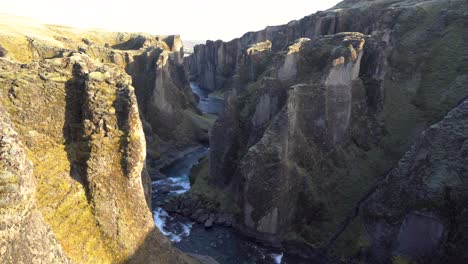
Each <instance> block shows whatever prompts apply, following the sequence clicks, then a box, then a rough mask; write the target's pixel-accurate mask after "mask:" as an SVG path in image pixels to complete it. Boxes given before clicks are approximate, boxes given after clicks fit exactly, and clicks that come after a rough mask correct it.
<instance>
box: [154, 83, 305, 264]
mask: <svg viewBox="0 0 468 264" xmlns="http://www.w3.org/2000/svg"><path fill="white" fill-rule="evenodd" d="M191 86H192V91H193V93H195V94H196V95H197V96H198V97H199V98H200V100H199V104H198V106H199V108H200V109H201V110H202V112H203V113H208V114H215V115H217V114H218V113H219V111H220V110H221V109H222V107H223V101H222V100H220V99H218V98H215V97H210V96H209V95H208V94H209V93H208V92H207V91H205V90H203V89H201V88H200V87H199V86H197V85H195V84H192V85H191ZM208 151H209V149H208V148H207V147H205V146H199V147H197V148H194V149H193V150H192V151H191V152H189V153H188V154H186V155H185V156H183V157H182V158H180V159H177V160H176V161H174V162H173V163H172V164H170V165H168V166H166V167H164V168H162V169H161V170H160V171H161V173H162V174H164V175H165V176H166V177H167V178H164V179H161V180H157V181H153V183H152V189H153V197H152V202H153V212H154V221H155V223H156V225H157V227H158V228H159V229H160V230H161V232H162V233H163V234H164V235H165V236H166V237H168V238H169V239H170V240H171V241H172V242H173V244H174V245H175V246H176V247H177V248H179V249H181V250H182V251H184V252H187V253H194V254H199V255H206V256H210V257H212V258H214V259H215V260H216V261H218V262H219V263H220V264H256V263H259V264H279V263H282V264H287V263H290V264H292V263H299V262H297V261H295V260H294V259H293V258H291V257H290V256H286V255H284V257H283V253H282V252H280V251H279V250H277V249H272V248H268V247H265V246H263V245H261V244H259V243H257V242H255V241H254V240H252V239H250V238H247V237H245V236H243V235H241V234H239V233H238V232H236V231H235V230H234V229H232V228H228V227H220V226H214V227H212V228H210V229H205V227H204V226H203V225H200V224H197V223H195V222H193V221H191V220H190V219H188V218H186V217H182V216H179V215H170V214H169V213H168V212H166V211H165V210H164V209H163V208H162V207H161V205H162V203H163V201H164V200H165V199H167V198H169V197H171V196H175V195H180V194H182V193H185V192H187V191H188V190H189V189H190V181H189V173H190V169H191V168H192V167H193V166H194V165H196V164H198V162H199V160H200V159H201V158H203V157H205V156H207V155H208Z"/></svg>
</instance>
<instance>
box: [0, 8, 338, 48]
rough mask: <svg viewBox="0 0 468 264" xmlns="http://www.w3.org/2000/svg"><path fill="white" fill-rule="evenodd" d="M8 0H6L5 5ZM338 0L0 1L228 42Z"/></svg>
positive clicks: (68, 19)
mask: <svg viewBox="0 0 468 264" xmlns="http://www.w3.org/2000/svg"><path fill="white" fill-rule="evenodd" d="M2 2H3V3H2ZM338 2H340V1H338V0H325V1H310V0H289V1H288V2H287V4H286V5H285V4H284V2H283V3H282V1H274V2H273V1H267V0H258V1H248V0H238V1H224V2H221V1H219V0H218V1H216V0H198V1H196V0H180V1H178V2H176V3H175V2H171V1H149V0H133V1H128V0H115V1H109V0H102V1H98V2H97V1H92V0H83V1H80V2H76V1H70V0H63V1H57V0H43V1H37V0H36V1H34V0H15V1H7V2H6V3H5V1H4V0H0V4H1V6H2V10H1V12H2V13H7V14H11V15H16V16H23V17H28V18H32V19H35V20H37V21H38V22H40V23H44V24H57V25H64V26H71V27H75V28H79V29H102V30H106V31H119V32H146V33H150V34H159V35H173V34H174V35H175V34H177V35H181V36H182V39H183V40H191V41H205V40H208V39H210V40H217V39H221V40H224V41H229V40H231V39H234V38H238V37H241V36H242V35H243V34H244V33H246V32H249V31H258V30H262V29H264V28H265V27H266V26H275V25H281V24H286V23H288V22H290V21H292V20H298V19H301V18H303V17H304V16H307V15H310V14H313V13H315V12H317V11H320V10H326V9H329V8H331V7H333V6H334V5H336V4H337V3H338Z"/></svg>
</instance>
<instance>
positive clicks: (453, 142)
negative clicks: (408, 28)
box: [363, 100, 468, 263]
mask: <svg viewBox="0 0 468 264" xmlns="http://www.w3.org/2000/svg"><path fill="white" fill-rule="evenodd" d="M467 143H468V100H465V101H464V102H462V103H461V104H460V105H459V106H458V107H457V108H455V109H454V110H452V111H450V112H449V113H448V115H447V116H446V117H445V118H444V119H443V120H442V121H440V122H438V123H436V124H434V125H432V126H430V127H429V128H428V129H427V130H425V131H424V132H423V133H422V134H421V136H420V137H419V138H418V139H417V140H416V141H415V143H414V144H413V146H412V147H411V148H410V150H409V151H408V152H407V153H406V154H405V155H404V156H403V158H402V159H401V160H400V161H399V162H398V166H397V167H396V168H395V169H393V170H392V171H391V172H390V173H389V174H388V175H387V176H386V177H385V178H384V179H383V180H382V181H381V182H379V185H378V188H377V189H376V190H375V193H374V194H373V195H371V196H370V198H369V199H368V200H367V201H366V203H365V205H364V210H363V218H364V219H365V226H366V230H367V233H368V235H369V237H370V251H369V254H370V258H371V259H373V261H374V263H387V262H388V261H389V259H391V258H393V259H394V260H396V259H406V260H407V261H419V262H420V263H464V262H466V261H467V260H468V255H467V253H466V250H465V248H466V245H467V242H468V235H467V228H468V227H467V224H466V223H468V215H467V212H468V210H467V205H466V201H467V195H468V194H467V184H466V178H467V177H468V163H467V162H466V160H467V157H468V145H467Z"/></svg>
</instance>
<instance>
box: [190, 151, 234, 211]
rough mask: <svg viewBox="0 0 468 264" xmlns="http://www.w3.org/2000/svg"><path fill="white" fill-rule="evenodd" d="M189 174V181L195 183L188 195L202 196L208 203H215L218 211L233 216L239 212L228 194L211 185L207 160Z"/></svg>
mask: <svg viewBox="0 0 468 264" xmlns="http://www.w3.org/2000/svg"><path fill="white" fill-rule="evenodd" d="M190 174H191V176H190V178H191V180H192V181H195V182H194V184H193V186H192V188H191V189H190V192H189V193H192V194H197V195H202V196H204V197H206V198H207V199H208V200H209V201H213V202H216V203H217V204H218V205H219V210H220V211H223V212H226V213H233V214H237V213H239V212H240V209H239V208H238V207H237V206H236V205H235V203H234V200H233V198H232V197H231V195H230V194H229V193H228V192H226V191H224V190H222V189H220V188H219V187H217V186H215V185H213V184H211V180H210V174H209V160H208V158H205V159H203V160H202V161H201V162H200V164H198V165H197V166H195V167H194V169H193V170H192V171H191V172H190Z"/></svg>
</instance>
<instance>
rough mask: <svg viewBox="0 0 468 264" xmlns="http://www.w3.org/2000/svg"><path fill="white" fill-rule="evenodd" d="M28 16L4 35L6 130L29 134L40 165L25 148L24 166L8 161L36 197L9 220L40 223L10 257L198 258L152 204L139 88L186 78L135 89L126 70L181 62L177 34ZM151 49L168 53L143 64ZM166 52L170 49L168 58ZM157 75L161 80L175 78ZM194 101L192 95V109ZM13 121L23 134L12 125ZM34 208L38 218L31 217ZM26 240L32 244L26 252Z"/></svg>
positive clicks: (22, 137) (0, 89)
mask: <svg viewBox="0 0 468 264" xmlns="http://www.w3.org/2000/svg"><path fill="white" fill-rule="evenodd" d="M25 23H26V22H25ZM18 25H20V26H18V27H16V28H15V27H14V26H13V25H11V24H2V25H1V27H2V29H5V30H4V31H3V30H2V32H1V34H0V45H1V46H2V50H3V51H2V57H1V58H0V69H1V71H0V99H1V101H0V102H1V105H3V108H4V109H5V110H4V111H3V110H2V118H4V119H6V118H7V117H6V116H9V119H10V120H11V123H9V121H5V122H6V127H5V125H4V124H3V123H2V131H3V132H2V133H6V136H5V138H4V136H3V134H2V140H7V141H8V140H9V139H8V137H9V136H10V135H15V140H17V141H22V142H23V143H24V152H25V155H26V158H27V159H28V160H31V161H32V166H30V165H29V163H28V162H27V161H24V162H23V160H24V159H25V158H24V157H22V156H21V155H22V154H21V153H19V154H18V155H19V156H18V160H17V162H22V164H23V163H24V164H23V165H20V166H23V167H24V168H23V169H24V170H25V172H24V173H22V174H24V175H18V177H19V178H17V179H9V178H11V177H10V176H11V175H10V174H11V173H13V172H12V169H16V170H18V167H15V166H16V165H15V166H14V164H13V165H12V164H10V163H8V160H6V162H7V164H5V166H7V167H6V168H5V169H4V168H3V167H2V179H3V178H5V182H4V183H3V182H2V186H5V188H6V187H8V186H10V181H15V182H19V184H20V187H19V188H20V189H21V188H23V189H24V190H25V191H24V195H25V196H27V197H26V198H22V199H23V200H25V204H28V206H27V207H24V208H23V207H22V208H23V209H24V210H23V209H21V210H19V209H18V210H16V211H14V210H13V211H12V210H10V209H11V208H10V207H11V205H10V204H11V203H12V201H7V204H6V206H7V207H6V208H7V209H8V210H9V211H8V210H7V211H2V221H3V220H4V219H6V221H7V222H8V219H7V218H8V217H10V216H12V217H13V218H18V219H19V220H15V221H17V222H18V223H17V226H16V228H17V230H16V231H18V230H19V231H21V230H23V231H24V230H25V228H33V229H36V227H35V226H31V225H33V224H34V225H36V226H37V231H36V230H27V231H24V232H25V234H23V235H26V238H24V239H23V238H20V237H18V236H17V235H15V236H12V237H9V238H7V240H6V241H7V242H8V241H10V242H9V243H10V245H9V247H11V248H8V247H7V248H6V252H7V253H5V251H4V250H2V261H3V260H5V261H6V262H7V263H20V262H21V261H23V263H30V262H29V260H30V259H37V260H39V262H40V261H42V262H44V263H65V262H67V261H68V260H70V261H71V262H73V263H122V262H134V263H142V262H148V263H195V261H194V260H192V259H191V258H189V257H187V256H185V255H184V254H182V253H180V252H179V251H177V250H176V249H174V248H172V246H171V245H170V242H169V241H168V240H167V239H166V238H165V237H164V236H163V235H162V234H161V233H160V232H159V230H157V228H156V227H155V225H154V222H153V217H152V213H151V211H150V209H149V204H148V203H147V200H149V199H147V198H149V196H148V195H150V193H148V191H149V190H150V188H149V182H148V181H149V178H148V177H149V176H148V174H147V173H146V170H145V169H144V166H145V157H146V142H145V134H144V132H143V124H142V121H141V118H140V117H142V118H144V114H140V109H139V104H138V103H137V95H136V93H135V90H138V89H140V90H143V89H150V91H149V92H150V93H151V92H154V90H158V89H159V90H161V89H178V88H180V89H181V90H182V91H180V92H181V93H185V90H184V89H186V87H173V86H171V87H165V86H164V87H158V86H157V85H156V87H155V85H153V86H149V85H148V86H138V87H137V89H135V88H134V87H133V86H132V76H129V75H128V74H127V72H126V71H125V70H126V68H127V67H130V66H129V65H130V64H132V65H134V66H133V67H136V69H135V68H134V70H133V71H131V73H134V74H135V75H137V74H138V73H139V72H138V67H141V68H145V67H149V65H156V63H157V60H158V59H161V58H167V57H168V56H174V63H179V64H180V63H181V61H180V60H178V59H177V58H178V57H179V56H180V55H179V51H178V50H177V48H174V47H177V45H179V44H178V43H176V41H175V40H176V39H177V37H156V36H149V35H144V36H142V35H136V34H125V33H124V34H121V33H104V32H80V31H77V30H74V29H69V28H62V27H56V26H43V25H37V26H33V25H32V24H29V23H26V24H21V23H20V24H18ZM168 39H169V40H172V41H169V40H168ZM164 40H167V41H168V42H170V44H169V45H168V44H167V43H166V42H165V41H164ZM126 49H130V50H126ZM172 49H174V50H172ZM145 52H148V53H151V52H155V53H157V54H158V56H157V57H155V58H152V59H148V61H146V63H147V64H146V65H143V66H142V65H139V66H138V65H136V64H137V63H135V60H134V56H140V55H141V54H143V53H145ZM163 53H165V54H166V55H164V56H165V57H164V56H162V57H160V56H159V55H160V54H163ZM135 65H136V66H135ZM129 72H130V71H129ZM154 74H155V75H156V76H154V77H153V79H158V78H164V79H168V78H167V77H160V75H162V74H159V73H158V72H155V73H154ZM149 78H151V77H149ZM187 94H190V93H187ZM190 100H192V99H187V101H189V102H188V103H185V104H186V105H188V106H187V108H188V109H190ZM166 103H168V104H172V105H171V106H172V107H173V108H174V109H176V111H179V112H184V111H191V110H186V109H183V108H181V106H182V105H183V104H180V103H179V102H176V101H170V102H166ZM191 112H192V113H193V115H196V114H197V113H196V112H194V111H191ZM2 120H3V119H2ZM174 121H178V119H174ZM175 123H177V122H175ZM194 127H195V126H194ZM12 129H14V130H15V131H16V132H17V135H16V134H15V133H13V132H11V133H10V132H9V131H10V130H12ZM153 129H154V128H153ZM195 129H196V128H194V130H195ZM154 130H155V129H154ZM191 132H192V131H191ZM12 133H13V134H12ZM156 134H157V133H154V134H151V133H150V134H148V137H154V136H155V135H156ZM176 139H177V138H173V139H171V140H176ZM185 142H186V144H189V143H190V141H189V140H186V141H185ZM155 144H157V143H155ZM2 151H3V143H2ZM5 151H8V149H6V150H5ZM20 152H21V151H20ZM2 155H3V154H2ZM5 155H7V156H8V155H9V154H8V153H7V154H5ZM8 158H15V157H8ZM3 161H4V160H3V158H2V162H3ZM2 166H3V165H2ZM8 166H10V167H11V166H13V167H12V168H10V167H8ZM19 169H21V167H20V168H19ZM4 171H5V173H7V174H5V173H4ZM10 172H11V173H10ZM18 173H19V172H18ZM9 175H10V176H9ZM33 178H34V179H35V182H36V184H35V185H34V184H32V183H31V182H33V181H34V179H33ZM12 183H13V182H12ZM22 185H24V186H25V187H23V186H22ZM26 185H27V186H26ZM12 186H13V185H12ZM13 187H14V186H13ZM13 187H12V188H13ZM16 189H17V188H16V187H15V190H16ZM21 190H22V189H21ZM22 192H23V191H22ZM145 195H146V197H145ZM8 197H9V196H7V199H10V198H8ZM18 206H19V205H18ZM13 209H15V208H13ZM30 215H33V216H37V219H34V221H29V220H28V217H30ZM4 216H5V217H4ZM21 217H22V218H21ZM23 218H24V220H22V219H23ZM42 219H43V221H42ZM29 234H34V236H33V235H31V236H29ZM36 235H37V236H36ZM15 237H16V238H18V239H15ZM55 238H56V242H55ZM28 243H30V244H31V245H33V246H37V245H38V244H41V243H43V245H42V247H48V248H49V247H50V250H49V251H46V252H44V250H43V249H42V248H37V249H36V248H34V247H33V246H31V247H30V246H29V244H28ZM24 248H28V250H31V252H30V253H27V252H24V254H23V253H22V252H19V251H18V250H24ZM62 249H63V251H62ZM15 250H16V251H18V252H19V253H16V251H15ZM62 252H63V253H62ZM49 260H50V261H49Z"/></svg>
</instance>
